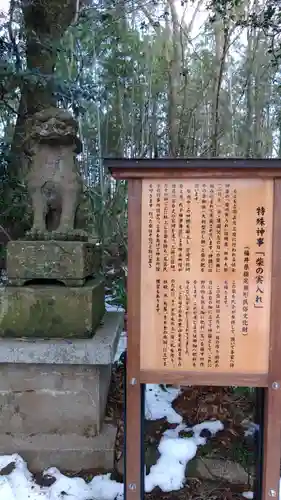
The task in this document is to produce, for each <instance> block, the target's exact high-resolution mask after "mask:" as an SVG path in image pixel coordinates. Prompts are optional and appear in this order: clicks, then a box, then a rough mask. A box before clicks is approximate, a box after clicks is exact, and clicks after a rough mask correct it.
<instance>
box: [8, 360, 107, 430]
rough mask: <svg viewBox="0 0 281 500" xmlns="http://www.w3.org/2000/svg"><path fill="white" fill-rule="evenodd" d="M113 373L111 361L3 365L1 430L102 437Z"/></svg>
mask: <svg viewBox="0 0 281 500" xmlns="http://www.w3.org/2000/svg"><path fill="white" fill-rule="evenodd" d="M110 377H111V365H102V366H99V367H95V366H86V367H85V366H81V365H74V366H70V365H61V366H59V367H58V366H57V367H56V369H55V370H54V366H53V365H36V364H33V365H12V364H6V365H2V366H1V374H0V407H1V412H0V434H1V433H4V432H7V433H9V434H12V435H17V434H20V435H30V434H32V435H36V434H50V435H52V434H59V435H62V434H76V435H78V436H84V437H88V438H91V437H93V436H96V435H97V434H98V433H99V432H100V430H101V424H102V420H103V417H104V413H105V408H106V399H107V394H108V389H109V384H110Z"/></svg>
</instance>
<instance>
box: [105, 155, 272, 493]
mask: <svg viewBox="0 0 281 500" xmlns="http://www.w3.org/2000/svg"><path fill="white" fill-rule="evenodd" d="M105 164H106V165H107V166H108V168H109V169H110V171H111V173H112V175H113V176H114V177H115V178H117V179H127V180H128V181H129V183H128V199H129V208H128V216H129V236H128V237H129V266H128V356H127V407H126V408H127V424H126V498H127V499H128V500H133V499H138V500H140V499H141V497H142V481H143V477H142V471H143V467H142V465H141V431H140V429H141V384H145V383H172V384H175V383H176V384H181V385H190V384H194V385H203V384H204V385H205V384H206V385H220V386H226V385H237V386H252V387H264V388H265V389H266V402H265V409H264V417H265V427H264V443H263V444H264V446H263V450H264V456H263V477H262V493H261V498H262V500H269V499H270V498H279V477H280V456H281V389H280V387H281V361H280V360H281V306H280V300H281V161H280V160H232V159H212V160H204V159H192V160H183V159H163V160H124V159H123V160H122V159H119V160H117V159H116V160H112V159H110V160H105ZM280 500H281V499H280Z"/></svg>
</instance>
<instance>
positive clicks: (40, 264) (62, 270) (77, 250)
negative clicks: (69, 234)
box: [7, 240, 101, 286]
mask: <svg viewBox="0 0 281 500" xmlns="http://www.w3.org/2000/svg"><path fill="white" fill-rule="evenodd" d="M100 265H101V251H100V247H99V246H97V245H95V244H93V243H88V242H82V241H52V240H51V241H20V240H18V241H9V243H8V245H7V273H8V277H9V284H10V285H15V286H22V285H24V284H25V283H26V282H28V281H31V280H35V279H38V280H42V279H49V280H58V281H61V282H62V283H64V284H65V285H66V286H81V285H83V284H84V283H85V279H86V278H87V277H89V276H92V275H97V273H98V272H99V269H100Z"/></svg>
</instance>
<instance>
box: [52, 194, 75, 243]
mask: <svg viewBox="0 0 281 500" xmlns="http://www.w3.org/2000/svg"><path fill="white" fill-rule="evenodd" d="M61 195H62V211H61V218H60V224H59V227H58V228H57V230H56V231H57V232H59V233H71V232H73V231H74V222H75V213H76V208H77V204H78V197H79V190H78V189H76V188H75V189H74V188H72V189H63V190H62V192H61Z"/></svg>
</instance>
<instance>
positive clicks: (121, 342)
mask: <svg viewBox="0 0 281 500" xmlns="http://www.w3.org/2000/svg"><path fill="white" fill-rule="evenodd" d="M111 300H112V297H111V296H110V295H106V296H105V308H106V310H107V311H108V312H113V311H123V312H124V309H123V307H121V306H116V305H113V304H112V303H111ZM126 348H127V333H126V332H125V331H123V332H122V333H121V335H120V339H119V342H118V346H117V351H116V354H115V358H114V361H115V362H116V361H118V360H119V358H120V356H121V354H122V352H124V351H125V350H126Z"/></svg>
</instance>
